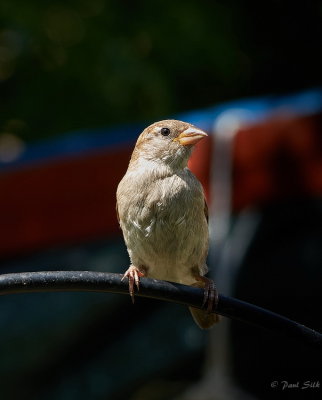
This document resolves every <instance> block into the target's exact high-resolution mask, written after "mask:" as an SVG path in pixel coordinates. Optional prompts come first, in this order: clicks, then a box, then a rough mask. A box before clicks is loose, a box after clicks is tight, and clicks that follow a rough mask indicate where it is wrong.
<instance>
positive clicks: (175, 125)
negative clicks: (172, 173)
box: [131, 119, 208, 169]
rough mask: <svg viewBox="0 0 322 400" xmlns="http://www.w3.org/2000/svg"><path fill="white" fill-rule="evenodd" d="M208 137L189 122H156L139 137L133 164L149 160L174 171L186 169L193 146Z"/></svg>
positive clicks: (133, 155) (132, 160)
mask: <svg viewBox="0 0 322 400" xmlns="http://www.w3.org/2000/svg"><path fill="white" fill-rule="evenodd" d="M206 136H208V135H207V134H206V133H205V132H204V131H202V130H201V129H198V128H196V127H195V126H193V125H191V124H189V123H187V122H182V121H177V120H171V119H169V120H164V121H159V122H156V123H154V124H152V125H150V126H148V127H147V128H146V129H144V131H143V132H142V133H141V135H140V136H139V138H138V140H137V142H136V145H135V149H134V151H133V154H132V158H131V163H135V162H137V161H140V160H149V161H153V162H157V163H161V164H163V165H166V166H169V167H171V168H173V169H177V168H185V167H186V166H187V163H188V159H189V157H190V155H191V151H192V148H193V146H194V145H195V144H196V143H198V142H199V141H200V140H201V139H203V138H205V137H206Z"/></svg>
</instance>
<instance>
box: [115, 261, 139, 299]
mask: <svg viewBox="0 0 322 400" xmlns="http://www.w3.org/2000/svg"><path fill="white" fill-rule="evenodd" d="M142 276H144V273H143V272H141V271H140V270H139V269H138V268H137V267H135V266H134V265H131V266H130V267H129V268H128V270H127V271H126V272H125V274H124V275H123V278H122V279H121V281H123V280H124V279H125V278H128V280H129V292H130V296H131V299H132V303H133V304H134V285H135V286H136V288H137V290H138V291H139V289H140V277H142Z"/></svg>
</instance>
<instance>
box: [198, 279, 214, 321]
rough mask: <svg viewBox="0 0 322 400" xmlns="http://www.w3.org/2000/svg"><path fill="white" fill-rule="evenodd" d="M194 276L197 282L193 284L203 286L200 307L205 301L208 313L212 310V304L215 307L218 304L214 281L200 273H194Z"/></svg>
mask: <svg viewBox="0 0 322 400" xmlns="http://www.w3.org/2000/svg"><path fill="white" fill-rule="evenodd" d="M194 277H195V279H196V280H197V282H196V283H195V284H194V285H193V286H197V287H200V288H204V296H203V302H202V308H203V307H204V306H205V305H206V303H207V311H208V312H209V313H210V312H212V309H213V305H215V307H216V306H217V304H218V291H217V288H216V285H215V282H214V281H213V280H212V279H209V278H206V277H205V276H201V275H195V276H194Z"/></svg>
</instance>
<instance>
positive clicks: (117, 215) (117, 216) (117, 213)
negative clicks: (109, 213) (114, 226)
mask: <svg viewBox="0 0 322 400" xmlns="http://www.w3.org/2000/svg"><path fill="white" fill-rule="evenodd" d="M116 218H117V221H118V223H120V216H119V210H118V206H117V200H116Z"/></svg>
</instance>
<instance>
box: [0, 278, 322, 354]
mask: <svg viewBox="0 0 322 400" xmlns="http://www.w3.org/2000/svg"><path fill="white" fill-rule="evenodd" d="M122 277H123V275H121V274H112V273H106V272H94V271H43V272H22V273H12V274H3V275H0V295H5V294H13V293H29V292H55V291H87V292H112V293H121V294H126V295H128V294H129V292H128V282H127V280H124V281H122V280H121V279H122ZM136 295H137V296H142V297H148V298H153V299H158V300H162V301H169V302H174V303H179V304H183V305H186V306H193V307H197V308H201V305H202V302H203V290H202V289H199V288H195V287H191V286H186V285H181V284H178V283H172V282H166V281H159V280H156V279H149V278H141V284H140V291H139V292H137V293H136ZM213 311H215V312H216V313H218V314H221V315H224V316H226V317H228V318H232V319H235V320H239V321H242V322H246V323H249V324H252V325H254V326H258V327H262V328H266V329H269V330H271V331H274V332H276V333H278V334H280V335H283V336H287V337H293V338H295V339H298V340H301V341H302V342H304V343H307V344H309V345H312V346H315V347H319V348H321V347H322V334H321V333H319V332H316V331H314V330H313V329H310V328H308V327H306V326H304V325H301V324H299V323H298V322H295V321H292V320H290V319H288V318H286V317H283V316H282V315H279V314H276V313H273V312H271V311H268V310H266V309H264V308H261V307H258V306H255V305H253V304H250V303H246V302H244V301H240V300H237V299H235V298H232V297H226V296H223V295H219V299H218V304H217V307H216V308H214V309H213Z"/></svg>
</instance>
